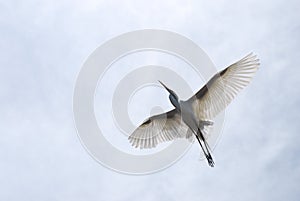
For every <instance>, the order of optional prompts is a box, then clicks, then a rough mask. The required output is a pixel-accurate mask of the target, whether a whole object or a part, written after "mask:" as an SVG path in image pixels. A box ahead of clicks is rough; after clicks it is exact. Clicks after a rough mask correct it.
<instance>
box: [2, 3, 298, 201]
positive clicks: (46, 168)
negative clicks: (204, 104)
mask: <svg viewBox="0 0 300 201" xmlns="http://www.w3.org/2000/svg"><path fill="white" fill-rule="evenodd" d="M0 4H1V5H2V6H1V9H0V27H1V31H0V35H1V37H0V44H1V46H0V52H1V55H2V56H1V58H0V66H1V67H0V72H1V73H0V83H1V84H0V92H1V99H0V105H1V106H0V107H1V116H0V125H1V126H0V133H1V137H0V158H1V168H0V170H1V171H0V187H1V189H2V190H1V192H0V198H1V200H20V199H24V200H41V199H42V200H53V199H56V200H124V199H125V200H129V199H130V200H140V199H143V200H157V199H164V198H165V199H170V200H183V199H185V200H188V199H189V200H199V199H203V200H254V199H255V200H283V199H284V200H296V199H297V198H298V197H299V191H298V188H297V186H298V183H299V179H300V178H299V177H300V169H299V168H298V167H299V163H300V160H299V157H298V156H297V155H296V153H299V151H300V150H299V146H298V142H299V139H300V138H299V135H298V131H299V125H298V122H297V120H298V119H299V113H298V111H297V108H298V107H299V103H300V96H299V93H298V85H299V84H300V83H299V79H298V75H299V68H298V67H297V65H298V58H299V50H298V49H299V48H298V46H299V39H298V35H299V33H300V32H299V31H300V30H299V20H298V19H299V17H300V16H299V12H298V10H299V3H298V2H297V1H289V2H286V1H281V0H278V1H264V2H262V1H243V2H240V1H233V0H232V1H210V2H203V1H188V3H182V2H179V1H163V2H161V1H154V2H151V3H147V2H146V1H127V2H126V3H125V2H123V1H112V2H105V1H101V2H100V1H85V2H83V1H82V2H81V1H75V2H73V1H55V2H52V3H49V2H48V3H44V2H43V3H42V2H39V1H26V2H17V1H16V2H12V1H2V2H1V3H0ZM142 28H160V29H167V30H171V31H176V32H178V33H180V34H183V35H186V36H188V37H189V38H191V39H192V40H194V41H195V42H196V43H198V44H199V46H201V47H202V48H203V49H204V50H205V51H206V52H207V53H208V54H209V55H210V56H211V58H212V60H213V61H214V62H215V64H216V65H217V67H218V68H222V67H225V66H226V65H228V64H230V63H231V62H233V61H235V60H236V59H238V58H240V57H241V56H243V55H244V54H246V53H248V52H250V51H255V52H256V53H258V55H259V57H260V58H261V69H260V70H259V71H258V73H257V76H256V77H255V79H254V80H253V82H252V83H251V84H250V86H249V87H248V88H247V89H246V90H245V91H244V92H242V94H240V96H239V97H238V98H237V100H235V101H234V102H233V104H232V105H231V106H230V107H229V109H228V111H227V119H226V127H225V128H224V131H223V132H224V133H223V136H222V138H221V141H220V142H219V145H218V147H217V148H216V150H215V152H214V157H215V159H216V167H215V168H213V169H211V168H209V167H207V164H206V163H205V162H199V161H198V157H199V147H198V146H197V145H196V144H195V145H194V146H193V147H192V148H191V150H190V151H189V153H188V154H187V155H186V156H184V157H183V159H182V160H180V161H179V162H177V163H176V164H175V165H174V166H172V167H171V168H169V169H167V170H165V171H163V172H159V173H157V174H153V175H147V176H129V175H120V174H118V173H115V172H111V171H110V170H108V169H106V168H104V167H102V166H100V165H98V164H97V163H96V162H94V161H93V160H92V159H91V157H90V156H89V155H88V154H87V153H86V152H85V151H84V148H82V146H81V145H80V143H79V140H78V139H77V136H76V135H77V134H76V131H75V128H74V124H73V119H72V105H71V104H72V93H73V85H74V82H75V79H76V75H77V73H78V72H79V70H80V67H81V65H82V63H83V62H84V60H85V59H86V57H87V56H88V55H89V54H90V53H91V52H92V51H93V50H94V49H95V48H96V47H97V46H99V45H100V44H101V43H103V42H105V41H106V40H107V39H110V38H112V37H114V36H116V35H119V34H121V33H124V32H127V31H131V30H136V29H142ZM198 83H199V84H201V81H199V82H198ZM194 88H195V89H196V88H199V86H195V87H194ZM245 114H247V115H245Z"/></svg>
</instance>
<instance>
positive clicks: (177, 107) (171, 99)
mask: <svg viewBox="0 0 300 201" xmlns="http://www.w3.org/2000/svg"><path fill="white" fill-rule="evenodd" d="M169 98H170V101H171V103H172V105H173V106H174V107H175V108H176V109H177V110H178V111H181V109H180V104H179V101H178V99H177V98H175V97H174V96H172V95H171V96H170V97H169Z"/></svg>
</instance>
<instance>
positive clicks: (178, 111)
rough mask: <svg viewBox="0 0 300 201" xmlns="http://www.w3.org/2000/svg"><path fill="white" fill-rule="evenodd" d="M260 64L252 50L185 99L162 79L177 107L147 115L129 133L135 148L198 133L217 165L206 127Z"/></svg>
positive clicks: (208, 158)
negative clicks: (179, 96)
mask: <svg viewBox="0 0 300 201" xmlns="http://www.w3.org/2000/svg"><path fill="white" fill-rule="evenodd" d="M259 65H260V63H259V59H258V57H257V55H255V54H253V53H250V54H248V55H246V56H245V57H243V58H242V59H240V60H239V61H237V62H235V63H233V64H231V65H229V66H228V67H226V68H225V69H223V70H221V71H219V72H218V73H216V74H215V75H214V76H212V77H211V78H210V80H209V81H208V82H207V83H206V84H205V85H204V86H203V87H202V88H201V89H200V90H199V91H198V92H196V93H195V94H194V95H193V96H192V97H190V98H189V99H187V100H184V101H183V100H179V98H178V96H177V94H176V93H175V92H174V91H173V90H171V89H170V88H168V87H167V86H166V85H165V84H164V83H163V82H161V81H159V83H160V84H161V85H162V87H163V88H165V89H166V90H167V92H168V93H169V100H170V102H171V104H172V105H173V106H174V109H172V110H170V111H168V112H166V113H162V114H158V115H154V116H151V117H149V118H147V119H146V120H145V121H143V123H142V124H141V125H140V126H139V127H137V128H136V129H135V130H134V131H133V133H132V134H131V135H130V136H129V137H128V140H129V142H130V143H131V145H132V146H134V147H135V148H141V149H145V148H154V147H156V146H157V144H158V143H162V142H167V141H171V140H174V139H177V138H186V139H188V140H193V138H194V137H195V138H196V139H197V141H198V143H199V144H200V147H201V149H202V151H203V153H204V155H205V158H206V160H207V162H208V165H209V166H211V167H214V166H215V162H214V159H213V157H212V154H211V152H212V150H211V148H210V146H209V144H208V142H207V139H208V136H209V135H208V134H207V132H206V131H205V129H206V128H208V127H212V126H213V123H214V122H213V119H214V118H215V117H216V116H217V115H218V114H219V113H220V112H221V111H223V110H224V109H225V108H226V107H227V106H228V105H229V104H230V103H231V101H232V100H233V99H234V98H235V97H236V95H237V94H238V93H239V92H240V91H241V90H242V89H244V88H245V87H246V86H247V85H248V84H249V82H250V81H251V80H252V78H253V76H254V75H255V73H256V71H257V70H258V68H259Z"/></svg>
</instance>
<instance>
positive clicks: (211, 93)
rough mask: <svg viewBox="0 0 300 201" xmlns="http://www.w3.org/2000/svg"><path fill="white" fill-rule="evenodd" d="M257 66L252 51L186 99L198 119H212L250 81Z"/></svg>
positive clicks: (257, 63)
mask: <svg viewBox="0 0 300 201" xmlns="http://www.w3.org/2000/svg"><path fill="white" fill-rule="evenodd" d="M258 67H259V59H257V56H256V55H254V54H253V53H251V54H248V55H247V56H245V57H244V58H242V59H241V60H239V61H238V62H236V63H234V64H232V65H230V66H228V67H227V68H225V69H224V70H222V71H220V72H219V73H217V74H215V75H214V76H213V77H212V78H211V79H210V80H209V81H208V83H207V84H206V85H205V86H204V87H202V88H201V89H200V90H199V91H198V92H197V93H196V94H195V95H194V96H193V97H191V98H190V99H188V100H187V101H188V102H190V104H192V106H193V109H194V111H195V114H196V117H197V118H198V119H199V120H205V119H213V118H214V117H215V116H216V115H217V114H219V113H220V112H221V111H222V110H224V109H225V108H226V106H227V105H228V104H229V103H230V102H231V101H232V100H233V99H234V98H235V96H236V95H237V94H238V92H239V91H241V90H242V89H243V88H245V87H246V86H247V85H248V83H249V82H250V81H251V79H252V77H253V75H254V74H255V72H256V71H257V69H258Z"/></svg>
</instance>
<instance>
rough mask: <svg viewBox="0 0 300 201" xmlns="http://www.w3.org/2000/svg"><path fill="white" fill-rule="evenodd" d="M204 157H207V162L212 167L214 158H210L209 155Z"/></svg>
mask: <svg viewBox="0 0 300 201" xmlns="http://www.w3.org/2000/svg"><path fill="white" fill-rule="evenodd" d="M206 159H207V162H208V164H209V166H210V167H214V166H215V162H214V160H213V159H212V157H211V155H210V154H209V155H206Z"/></svg>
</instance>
